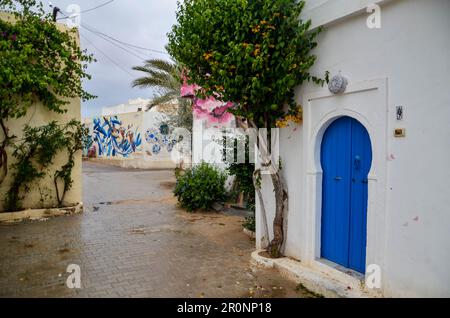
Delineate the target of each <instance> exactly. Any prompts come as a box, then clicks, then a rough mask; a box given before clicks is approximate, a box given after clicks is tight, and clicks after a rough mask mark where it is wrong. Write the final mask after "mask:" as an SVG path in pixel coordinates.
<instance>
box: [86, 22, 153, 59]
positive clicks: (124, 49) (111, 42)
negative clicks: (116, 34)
mask: <svg viewBox="0 0 450 318" xmlns="http://www.w3.org/2000/svg"><path fill="white" fill-rule="evenodd" d="M81 27H82V28H83V29H85V30H87V31H89V32H91V33H92V34H94V35H96V36H98V37H99V38H101V39H103V40H104V41H107V42H108V43H110V44H112V45H114V46H116V47H118V48H119V49H121V50H123V51H125V52H127V53H128V54H131V55H132V56H134V57H136V58H138V59H139V60H140V61H142V60H146V59H148V57H144V56H142V55H140V53H141V52H133V51H130V50H129V49H127V48H125V47H123V46H121V45H119V44H117V43H115V42H113V41H111V40H110V39H108V38H105V37H103V36H102V35H100V34H98V33H97V32H95V31H93V30H92V29H90V28H89V27H87V26H86V25H84V24H81Z"/></svg>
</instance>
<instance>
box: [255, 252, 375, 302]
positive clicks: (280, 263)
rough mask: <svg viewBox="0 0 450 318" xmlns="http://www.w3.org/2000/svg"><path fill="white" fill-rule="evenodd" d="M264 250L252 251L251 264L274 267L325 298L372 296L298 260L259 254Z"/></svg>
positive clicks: (286, 276)
mask: <svg viewBox="0 0 450 318" xmlns="http://www.w3.org/2000/svg"><path fill="white" fill-rule="evenodd" d="M263 251H264V250H256V251H254V252H253V253H252V255H251V257H252V264H253V265H256V266H261V267H264V268H275V269H277V270H278V271H279V272H280V274H281V275H282V276H283V277H285V278H286V279H289V280H291V281H294V282H295V283H297V284H302V285H303V286H304V287H306V288H307V289H309V290H310V291H313V292H315V293H317V294H320V295H322V296H324V297H327V298H367V297H374V296H373V295H368V294H366V293H364V292H362V291H361V290H355V289H351V290H349V289H348V286H346V285H344V284H342V283H340V282H339V281H337V280H335V279H333V278H332V277H330V276H328V275H326V274H325V273H320V272H317V271H314V270H312V269H310V268H308V267H306V266H305V265H304V264H302V263H301V262H300V261H297V260H294V259H291V258H287V257H282V258H277V259H274V258H268V257H264V256H261V255H259V254H260V253H261V252H263Z"/></svg>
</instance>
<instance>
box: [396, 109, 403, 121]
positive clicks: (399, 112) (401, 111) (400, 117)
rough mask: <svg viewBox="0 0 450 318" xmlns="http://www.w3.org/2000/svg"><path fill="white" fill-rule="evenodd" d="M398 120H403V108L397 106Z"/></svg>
mask: <svg viewBox="0 0 450 318" xmlns="http://www.w3.org/2000/svg"><path fill="white" fill-rule="evenodd" d="M395 115H396V117H397V120H403V106H395Z"/></svg>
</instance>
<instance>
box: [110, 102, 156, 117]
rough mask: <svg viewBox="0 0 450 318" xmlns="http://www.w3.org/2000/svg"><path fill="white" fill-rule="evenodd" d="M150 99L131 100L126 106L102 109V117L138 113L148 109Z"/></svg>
mask: <svg viewBox="0 0 450 318" xmlns="http://www.w3.org/2000/svg"><path fill="white" fill-rule="evenodd" d="M149 103H150V99H144V98H136V99H130V100H129V101H128V103H126V104H119V105H116V106H108V107H103V108H102V116H110V115H119V114H126V113H136V112H141V111H145V110H146V109H147V106H148V104H149Z"/></svg>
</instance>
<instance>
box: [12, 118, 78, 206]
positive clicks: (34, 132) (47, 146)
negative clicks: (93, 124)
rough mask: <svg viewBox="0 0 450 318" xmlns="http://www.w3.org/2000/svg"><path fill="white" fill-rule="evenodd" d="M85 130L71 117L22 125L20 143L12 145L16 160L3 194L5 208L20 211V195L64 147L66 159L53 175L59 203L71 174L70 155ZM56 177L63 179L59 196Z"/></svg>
mask: <svg viewBox="0 0 450 318" xmlns="http://www.w3.org/2000/svg"><path fill="white" fill-rule="evenodd" d="M86 133H87V131H86V129H85V128H83V126H82V124H81V123H80V122H79V121H77V120H71V121H69V122H68V123H67V124H65V125H62V126H61V125H58V124H57V122H55V121H52V122H50V123H49V124H47V125H44V126H41V127H30V126H28V125H27V126H25V128H24V137H23V139H22V141H21V143H19V144H16V145H14V152H13V156H14V157H15V159H16V161H15V163H14V164H12V165H11V167H12V168H13V169H14V174H13V181H12V183H11V185H10V188H9V191H8V192H7V193H6V199H5V208H6V210H7V211H17V210H20V209H21V207H22V204H21V201H22V199H23V194H24V193H27V192H29V191H30V187H31V185H32V183H33V182H35V181H38V180H39V179H42V178H44V177H45V176H46V174H47V169H48V168H49V167H50V166H51V165H52V164H53V160H54V158H55V156H56V155H57V154H58V153H59V152H60V151H62V150H64V149H67V152H68V161H67V163H66V164H65V165H63V166H62V167H61V169H60V170H57V171H56V173H55V176H54V179H55V186H56V193H57V198H58V201H59V202H58V203H59V204H60V205H61V204H62V199H61V198H63V197H64V193H65V192H66V191H68V190H69V189H70V187H71V186H72V183H73V182H72V179H71V173H72V168H73V166H74V164H75V161H74V154H75V152H77V151H78V150H80V149H81V148H82V139H83V136H84V135H85V134H86ZM58 179H62V180H63V182H64V187H63V194H62V196H60V195H59V192H58V186H57V180H58Z"/></svg>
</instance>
